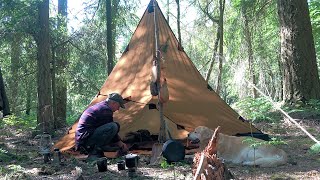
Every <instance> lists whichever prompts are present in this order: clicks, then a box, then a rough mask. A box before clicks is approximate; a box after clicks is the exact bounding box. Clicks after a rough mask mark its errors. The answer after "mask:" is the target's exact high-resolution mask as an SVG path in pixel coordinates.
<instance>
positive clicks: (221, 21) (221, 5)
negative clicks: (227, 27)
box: [216, 0, 225, 94]
mask: <svg viewBox="0 0 320 180" xmlns="http://www.w3.org/2000/svg"><path fill="white" fill-rule="evenodd" d="M219 4H220V7H219V10H220V15H219V32H220V33H219V36H220V41H219V73H218V79H217V88H216V93H217V94H220V89H221V79H222V78H221V77H222V61H223V58H224V56H223V14H224V7H225V0H219Z"/></svg>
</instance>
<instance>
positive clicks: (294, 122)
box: [222, 56, 320, 144]
mask: <svg viewBox="0 0 320 180" xmlns="http://www.w3.org/2000/svg"><path fill="white" fill-rule="evenodd" d="M222 58H223V59H224V57H223V56H222ZM230 67H231V68H232V69H233V70H234V71H236V69H235V68H234V67H233V66H232V65H231V66H230ZM243 79H244V80H245V81H246V83H248V84H249V85H250V86H252V87H253V88H255V89H256V90H257V91H258V92H259V93H260V94H261V95H262V96H264V97H265V98H266V99H267V100H268V101H269V102H270V103H271V104H272V106H273V107H274V108H275V109H277V110H279V111H280V112H281V113H282V114H283V115H284V116H286V117H287V118H288V119H289V120H290V122H292V123H293V124H295V125H296V126H297V127H298V128H300V129H301V130H302V131H303V132H304V133H305V134H306V135H307V136H309V138H311V139H312V140H313V141H314V142H315V143H317V144H320V141H318V140H317V139H316V138H315V137H314V136H312V134H310V133H309V132H308V131H307V130H306V129H305V128H303V127H302V126H301V125H300V124H299V123H298V122H297V121H296V120H294V119H293V118H292V117H291V116H289V114H288V113H286V112H285V111H284V110H283V109H281V107H279V106H278V105H276V103H275V102H274V101H273V100H272V99H271V98H270V97H269V96H267V95H266V94H264V93H263V92H262V91H261V90H260V89H259V88H258V87H257V86H255V85H254V84H252V83H251V82H250V81H248V80H247V79H246V78H245V77H244V78H243Z"/></svg>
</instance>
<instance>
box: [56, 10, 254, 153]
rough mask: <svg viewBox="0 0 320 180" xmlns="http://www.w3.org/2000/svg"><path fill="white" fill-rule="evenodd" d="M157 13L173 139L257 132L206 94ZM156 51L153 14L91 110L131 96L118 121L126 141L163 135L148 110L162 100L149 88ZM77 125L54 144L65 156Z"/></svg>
mask: <svg viewBox="0 0 320 180" xmlns="http://www.w3.org/2000/svg"><path fill="white" fill-rule="evenodd" d="M155 12H156V17H157V20H156V23H158V27H159V39H160V46H161V47H162V48H161V49H162V53H161V54H162V56H163V58H162V59H163V64H162V65H163V66H162V67H163V69H162V78H163V77H166V79H167V83H168V88H169V94H170V99H169V101H168V102H167V103H165V104H164V115H165V119H167V121H166V122H167V126H168V128H169V129H170V132H171V134H172V136H173V137H174V138H185V137H186V136H187V133H188V131H191V130H193V129H194V128H195V127H197V126H200V125H203V126H207V127H210V128H211V129H215V128H216V127H217V126H221V132H223V133H225V134H229V135H233V134H236V133H247V132H250V131H251V130H252V131H253V132H258V130H257V129H255V128H254V127H250V125H249V123H246V122H242V121H241V120H239V119H238V117H239V115H238V114H237V113H236V112H235V111H234V110H233V109H232V108H230V107H229V106H228V105H227V104H226V103H225V102H224V101H223V100H222V99H221V98H220V97H219V96H218V95H217V94H216V93H215V92H213V91H209V90H208V89H207V84H206V82H205V80H204V78H203V77H202V76H201V74H200V73H199V71H198V70H197V69H196V67H195V66H194V64H193V63H192V61H191V60H190V59H189V57H188V56H187V55H186V53H185V52H184V51H183V50H182V51H181V50H178V42H177V39H176V37H175V36H174V34H173V32H172V30H171V29H170V27H169V25H168V23H167V22H166V20H165V18H164V16H163V14H162V12H161V11H160V9H159V7H158V6H156V8H155ZM154 47H155V31H154V13H153V12H151V13H149V12H148V10H146V11H145V13H144V15H143V17H142V19H141V20H140V23H139V25H138V27H137V29H136V30H135V32H134V34H133V36H132V38H131V40H130V42H129V44H128V50H127V51H126V52H124V53H123V54H122V56H121V58H120V59H119V61H118V63H117V64H116V66H115V68H114V69H113V71H112V73H111V74H110V76H109V77H108V78H107V80H106V81H105V83H104V84H103V86H102V88H101V90H100V92H99V93H98V95H97V97H96V98H94V99H93V100H92V102H91V104H90V105H92V104H95V103H97V102H100V101H102V100H105V99H106V98H107V97H106V96H105V95H108V94H109V93H112V92H118V93H120V94H121V95H122V96H123V97H128V96H131V99H132V100H133V101H135V102H129V103H127V104H126V109H120V111H118V112H116V113H115V120H116V121H118V122H119V123H120V124H121V130H120V136H122V137H123V136H124V135H125V134H126V133H128V132H130V131H137V130H139V129H148V130H149V131H150V132H151V133H152V134H157V133H158V132H159V129H160V120H159V119H160V116H159V111H158V110H155V109H153V110H149V109H148V105H146V104H148V103H155V104H157V97H152V95H151V93H150V87H149V84H150V79H151V77H150V75H151V67H152V61H153V59H154V57H155V50H154V49H155V48H154ZM99 94H100V95H99ZM76 125H77V123H75V124H74V125H73V126H72V129H71V130H70V131H69V133H68V134H67V135H66V136H64V137H63V138H62V139H60V140H59V141H58V142H57V143H56V144H55V146H56V147H58V148H60V149H61V150H66V149H69V148H71V147H72V146H73V145H74V131H75V128H76ZM177 125H180V126H183V127H184V128H185V130H177Z"/></svg>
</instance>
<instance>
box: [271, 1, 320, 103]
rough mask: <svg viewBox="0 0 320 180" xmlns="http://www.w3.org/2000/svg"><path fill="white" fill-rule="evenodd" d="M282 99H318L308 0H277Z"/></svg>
mask: <svg viewBox="0 0 320 180" xmlns="http://www.w3.org/2000/svg"><path fill="white" fill-rule="evenodd" d="M277 3H278V15H279V20H280V25H281V28H280V35H281V60H282V62H283V65H284V100H285V101H287V102H295V101H303V102H304V101H305V100H309V99H320V81H319V74H318V68H317V62H316V54H315V46H314V42H313V35H312V29H311V22H310V16H309V9H308V2H307V0H278V1H277Z"/></svg>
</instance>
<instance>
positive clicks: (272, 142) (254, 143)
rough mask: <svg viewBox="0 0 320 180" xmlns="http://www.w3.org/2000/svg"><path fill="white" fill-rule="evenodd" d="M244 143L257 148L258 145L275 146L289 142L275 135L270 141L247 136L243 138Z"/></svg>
mask: <svg viewBox="0 0 320 180" xmlns="http://www.w3.org/2000/svg"><path fill="white" fill-rule="evenodd" d="M243 143H247V144H250V147H252V148H257V147H259V146H262V145H273V146H276V145H282V144H287V143H286V142H285V141H283V140H280V139H278V138H275V137H273V138H271V140H270V141H259V140H257V139H254V138H252V137H246V138H245V139H244V140H243Z"/></svg>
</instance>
